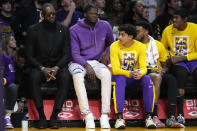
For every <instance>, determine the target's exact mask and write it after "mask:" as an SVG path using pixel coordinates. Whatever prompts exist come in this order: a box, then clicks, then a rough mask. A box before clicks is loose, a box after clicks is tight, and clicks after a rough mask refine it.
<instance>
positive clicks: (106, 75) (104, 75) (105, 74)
mask: <svg viewBox="0 0 197 131" xmlns="http://www.w3.org/2000/svg"><path fill="white" fill-rule="evenodd" d="M101 76H102V79H106V78H111V73H110V71H109V70H108V69H102V70H101Z"/></svg>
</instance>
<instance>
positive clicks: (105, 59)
mask: <svg viewBox="0 0 197 131" xmlns="http://www.w3.org/2000/svg"><path fill="white" fill-rule="evenodd" d="M109 60H110V55H109V54H106V55H105V56H101V58H100V59H99V62H100V63H103V64H104V65H106V66H107V64H108V62H109Z"/></svg>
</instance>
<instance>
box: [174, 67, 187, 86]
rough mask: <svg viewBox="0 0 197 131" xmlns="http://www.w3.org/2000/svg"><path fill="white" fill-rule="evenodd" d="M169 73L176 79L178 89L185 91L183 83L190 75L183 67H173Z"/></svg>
mask: <svg viewBox="0 0 197 131" xmlns="http://www.w3.org/2000/svg"><path fill="white" fill-rule="evenodd" d="M171 72H172V74H173V75H174V76H175V77H176V80H177V87H178V89H185V83H186V81H187V78H188V76H189V74H190V73H189V72H188V71H187V69H185V67H183V66H179V65H175V66H173V67H172V70H171Z"/></svg>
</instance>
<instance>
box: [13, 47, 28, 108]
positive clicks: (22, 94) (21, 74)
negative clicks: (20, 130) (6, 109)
mask: <svg viewBox="0 0 197 131" xmlns="http://www.w3.org/2000/svg"><path fill="white" fill-rule="evenodd" d="M14 67H15V83H16V85H17V89H18V100H19V101H18V110H17V111H18V112H23V109H24V102H25V101H26V98H27V97H28V96H29V94H30V93H29V92H28V73H29V65H28V63H27V61H26V59H25V49H24V48H20V49H18V50H17V54H16V61H15V63H14Z"/></svg>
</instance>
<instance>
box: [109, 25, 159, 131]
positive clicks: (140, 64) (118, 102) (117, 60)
mask: <svg viewBox="0 0 197 131" xmlns="http://www.w3.org/2000/svg"><path fill="white" fill-rule="evenodd" d="M119 31H120V33H119V40H118V41H116V42H114V43H113V44H112V45H111V46H110V59H111V64H112V75H113V76H112V85H113V98H114V109H115V113H116V114H117V118H118V119H117V120H116V123H115V128H116V129H124V128H125V121H124V119H123V116H122V112H123V108H124V100H125V88H126V86H128V87H132V88H137V87H135V86H136V84H139V85H141V87H142V88H143V89H142V90H143V101H144V107H145V111H146V128H156V125H155V123H154V122H153V120H152V116H151V114H152V111H153V108H154V98H155V95H154V86H153V84H152V81H151V79H150V77H149V76H148V75H146V73H147V68H146V46H145V45H143V44H142V43H141V42H139V41H136V40H134V39H133V38H134V37H135V36H136V29H135V27H134V26H132V25H129V24H126V25H121V26H120V27H119Z"/></svg>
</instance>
